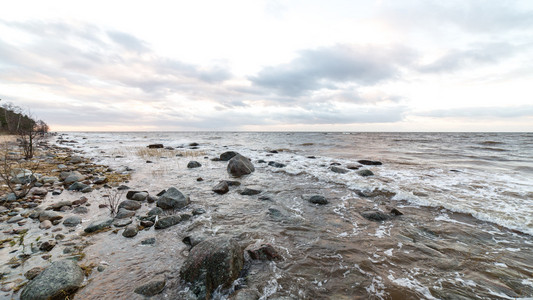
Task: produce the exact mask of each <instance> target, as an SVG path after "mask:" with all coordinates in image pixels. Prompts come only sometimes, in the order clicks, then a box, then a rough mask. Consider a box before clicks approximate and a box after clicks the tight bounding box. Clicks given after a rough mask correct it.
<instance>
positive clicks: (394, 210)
mask: <svg viewBox="0 0 533 300" xmlns="http://www.w3.org/2000/svg"><path fill="white" fill-rule="evenodd" d="M390 213H391V214H393V215H395V216H402V215H403V213H402V212H401V211H399V210H397V209H396V208H393V209H391V211H390Z"/></svg>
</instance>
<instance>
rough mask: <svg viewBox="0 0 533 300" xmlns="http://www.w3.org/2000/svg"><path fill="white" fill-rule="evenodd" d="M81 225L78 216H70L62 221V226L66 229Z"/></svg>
mask: <svg viewBox="0 0 533 300" xmlns="http://www.w3.org/2000/svg"><path fill="white" fill-rule="evenodd" d="M79 224H81V218H80V217H79V216H70V217H67V218H66V219H65V220H64V221H63V225H65V226H67V227H76V226H78V225H79Z"/></svg>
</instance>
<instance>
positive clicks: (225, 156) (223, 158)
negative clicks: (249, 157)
mask: <svg viewBox="0 0 533 300" xmlns="http://www.w3.org/2000/svg"><path fill="white" fill-rule="evenodd" d="M237 154H239V153H237V152H235V151H226V152H224V153H222V154H220V159H219V160H220V161H228V160H230V159H232V158H233V157H234V156H235V155H237Z"/></svg>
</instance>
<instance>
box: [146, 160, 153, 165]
mask: <svg viewBox="0 0 533 300" xmlns="http://www.w3.org/2000/svg"><path fill="white" fill-rule="evenodd" d="M146 163H147V164H152V163H154V162H153V161H151V160H147V161H146Z"/></svg>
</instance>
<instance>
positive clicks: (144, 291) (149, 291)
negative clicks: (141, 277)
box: [134, 276, 166, 297]
mask: <svg viewBox="0 0 533 300" xmlns="http://www.w3.org/2000/svg"><path fill="white" fill-rule="evenodd" d="M165 284H166V280H165V278H164V277H163V276H158V277H155V278H154V279H152V280H151V281H149V282H148V283H146V284H143V285H141V286H139V287H137V288H136V289H135V291H134V292H135V293H136V294H140V295H143V296H145V297H152V296H155V295H157V294H159V293H161V291H163V289H164V288H165Z"/></svg>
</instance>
